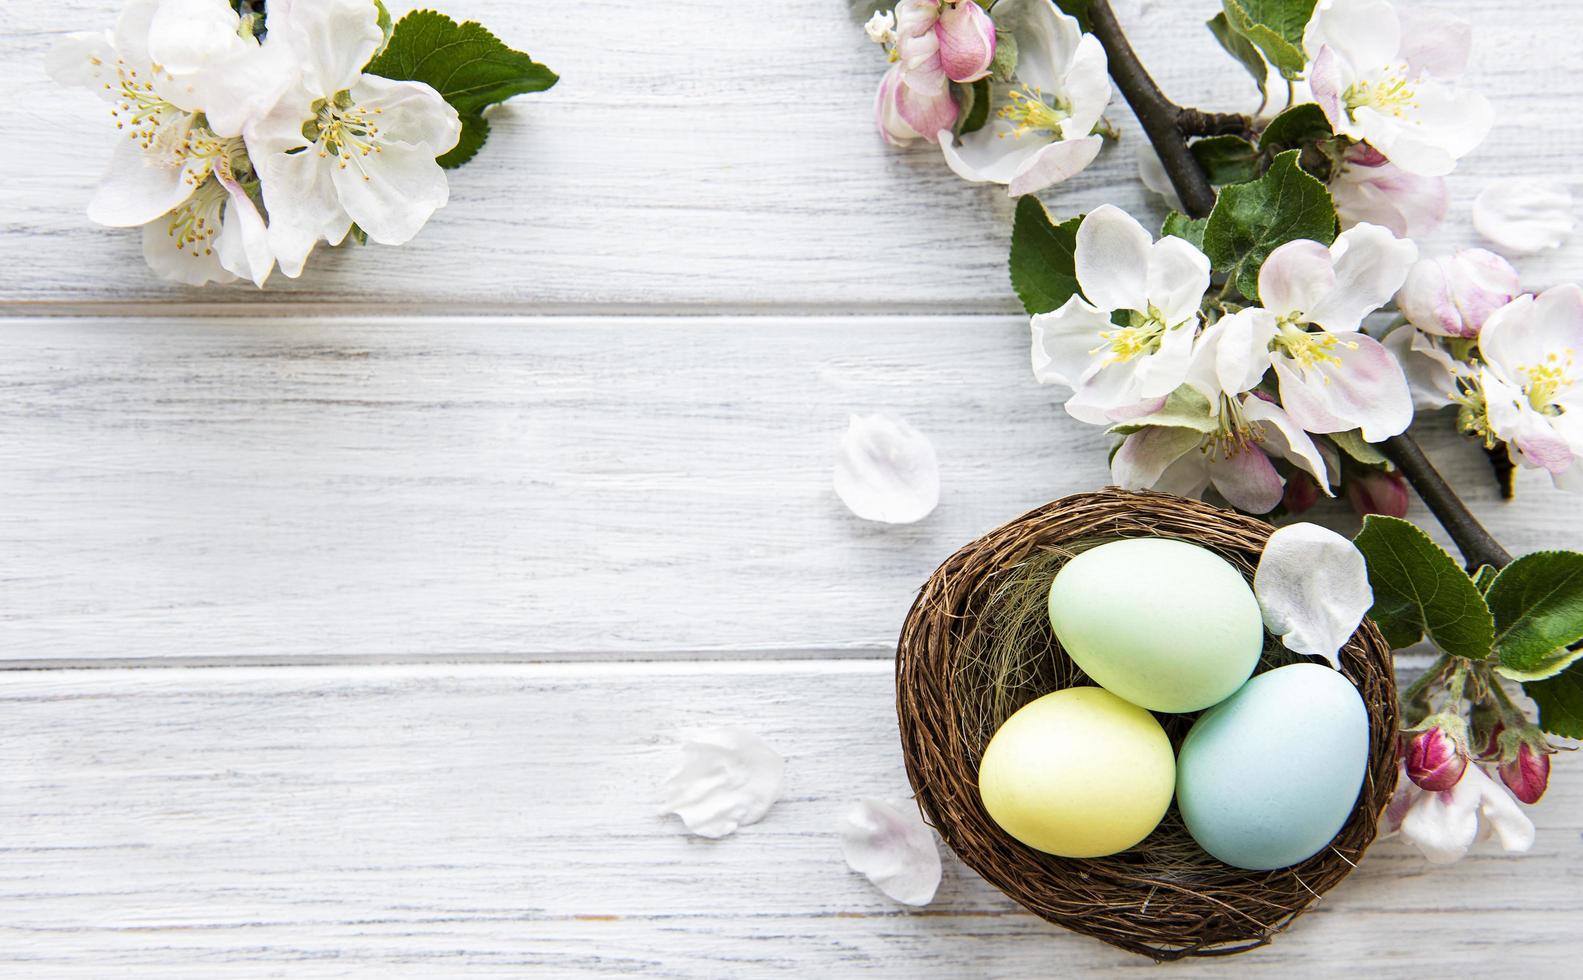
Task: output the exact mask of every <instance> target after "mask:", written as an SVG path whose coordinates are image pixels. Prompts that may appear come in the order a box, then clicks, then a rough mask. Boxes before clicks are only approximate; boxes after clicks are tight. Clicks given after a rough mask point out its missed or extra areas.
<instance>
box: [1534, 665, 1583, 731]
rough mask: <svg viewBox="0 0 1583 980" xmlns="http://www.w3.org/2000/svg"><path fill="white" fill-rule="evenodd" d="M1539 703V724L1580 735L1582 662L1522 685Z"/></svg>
mask: <svg viewBox="0 0 1583 980" xmlns="http://www.w3.org/2000/svg"><path fill="white" fill-rule="evenodd" d="M1523 693H1524V694H1527V695H1528V696H1529V697H1531V698H1533V699H1534V704H1537V705H1538V706H1539V727H1540V728H1543V729H1544V730H1545V731H1547V732H1549V733H1550V734H1552V735H1560V736H1562V737H1564V738H1583V663H1574V664H1573V665H1572V666H1570V667H1568V668H1567V669H1566V670H1563V671H1562V672H1561V673H1559V674H1557V675H1555V676H1554V677H1549V678H1546V679H1545V680H1542V681H1532V682H1530V683H1527V684H1524V685H1523Z"/></svg>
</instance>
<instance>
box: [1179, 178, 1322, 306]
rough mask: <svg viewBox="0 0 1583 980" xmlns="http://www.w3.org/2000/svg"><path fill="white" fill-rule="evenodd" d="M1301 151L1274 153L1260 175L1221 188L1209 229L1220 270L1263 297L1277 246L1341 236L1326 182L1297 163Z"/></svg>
mask: <svg viewBox="0 0 1583 980" xmlns="http://www.w3.org/2000/svg"><path fill="white" fill-rule="evenodd" d="M1297 156H1298V151H1297V150H1288V151H1286V152H1285V153H1282V154H1281V155H1280V156H1277V157H1276V158H1275V162H1274V163H1272V164H1270V169H1269V170H1266V171H1265V172H1264V176H1262V177H1260V178H1259V179H1258V180H1250V181H1248V182H1247V183H1243V184H1231V185H1229V186H1227V187H1225V188H1222V189H1221V191H1220V196H1219V197H1218V198H1217V199H1216V201H1215V209H1214V210H1213V211H1211V212H1210V214H1209V224H1208V225H1207V226H1206V227H1205V229H1204V251H1205V253H1206V254H1208V255H1209V258H1210V261H1212V262H1213V263H1214V264H1215V268H1216V270H1218V271H1220V272H1225V273H1227V274H1228V275H1229V276H1231V277H1232V278H1234V279H1235V280H1236V283H1237V288H1238V290H1240V291H1241V292H1242V295H1243V296H1245V297H1247V298H1248V299H1250V300H1257V299H1258V298H1259V266H1261V265H1263V264H1264V260H1265V258H1266V257H1268V256H1269V254H1270V253H1271V252H1273V251H1274V250H1275V249H1276V248H1278V247H1280V246H1281V245H1284V244H1286V243H1287V242H1290V241H1295V240H1297V239H1300V238H1311V239H1313V240H1314V241H1317V242H1319V243H1320V244H1322V245H1329V244H1330V243H1331V242H1333V241H1335V238H1336V206H1335V203H1334V202H1332V201H1331V200H1330V192H1329V191H1327V190H1325V185H1324V184H1322V183H1320V182H1319V181H1317V180H1315V179H1314V178H1313V177H1311V176H1309V175H1308V174H1306V173H1304V172H1303V170H1302V168H1300V167H1298V165H1297Z"/></svg>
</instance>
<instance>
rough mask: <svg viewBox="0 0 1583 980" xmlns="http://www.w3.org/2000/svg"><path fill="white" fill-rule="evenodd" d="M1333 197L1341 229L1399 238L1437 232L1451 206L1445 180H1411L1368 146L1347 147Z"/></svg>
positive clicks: (1333, 182)
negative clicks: (1365, 227)
mask: <svg viewBox="0 0 1583 980" xmlns="http://www.w3.org/2000/svg"><path fill="white" fill-rule="evenodd" d="M1162 172H1163V168H1162ZM1330 197H1331V199H1332V200H1333V201H1335V205H1336V217H1338V218H1339V219H1341V227H1342V228H1351V227H1352V226H1353V225H1357V224H1363V223H1365V222H1367V223H1369V224H1375V225H1383V226H1384V227H1386V228H1389V229H1390V230H1391V231H1392V232H1393V233H1394V234H1395V235H1396V237H1398V238H1412V237H1416V236H1418V235H1427V234H1428V233H1429V232H1431V231H1434V230H1435V229H1436V228H1438V227H1439V226H1440V222H1441V221H1443V220H1444V219H1445V216H1446V208H1447V206H1448V205H1449V203H1450V195H1449V194H1448V193H1447V191H1446V179H1445V178H1444V177H1421V176H1419V175H1417V174H1410V173H1408V172H1407V171H1405V170H1403V169H1402V168H1400V167H1398V166H1396V165H1395V164H1393V163H1391V162H1390V161H1389V160H1387V159H1385V156H1384V154H1382V153H1380V152H1379V151H1378V150H1376V149H1374V148H1373V147H1372V146H1369V145H1368V144H1367V143H1359V144H1357V145H1355V146H1352V147H1349V148H1348V149H1347V151H1346V153H1345V154H1344V155H1343V156H1342V159H1341V163H1340V165H1339V166H1338V167H1337V168H1336V169H1335V170H1334V171H1333V172H1332V174H1331V177H1330ZM1178 210H1180V209H1178Z"/></svg>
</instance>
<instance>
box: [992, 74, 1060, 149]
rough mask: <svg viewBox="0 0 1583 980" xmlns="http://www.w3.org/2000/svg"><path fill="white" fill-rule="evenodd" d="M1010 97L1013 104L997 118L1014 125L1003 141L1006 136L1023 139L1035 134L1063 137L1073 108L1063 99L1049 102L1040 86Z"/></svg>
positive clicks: (1004, 108) (1003, 109)
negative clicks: (1064, 123) (1064, 126)
mask: <svg viewBox="0 0 1583 980" xmlns="http://www.w3.org/2000/svg"><path fill="white" fill-rule="evenodd" d="M1008 97H1009V98H1010V99H1011V104H1010V105H1008V106H1005V107H1003V108H1002V109H1001V110H1000V112H999V113H998V115H999V116H1000V118H1002V119H1004V120H1006V121H1007V122H1009V123H1011V124H1012V127H1013V128H1012V129H1011V130H1010V131H1009V132H1002V133H1001V134H1000V136H1001V138H1002V139H1004V138H1005V137H1007V136H1010V137H1012V138H1013V139H1020V138H1022V137H1023V136H1026V135H1027V134H1028V133H1034V132H1044V133H1051V134H1053V135H1055V136H1060V135H1061V123H1062V122H1063V121H1064V120H1065V119H1066V118H1067V117H1068V116H1070V115H1071V114H1072V112H1071V107H1070V106H1067V105H1065V104H1064V103H1063V102H1062V101H1061V100H1060V99H1056V98H1052V99H1049V100H1048V101H1046V99H1045V95H1044V92H1042V91H1041V90H1040V89H1039V87H1038V86H1037V85H1034V86H1027V85H1025V86H1023V87H1022V88H1018V89H1012V90H1011V93H1010V95H1009V96H1008Z"/></svg>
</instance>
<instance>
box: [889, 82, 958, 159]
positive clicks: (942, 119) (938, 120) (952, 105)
mask: <svg viewBox="0 0 1583 980" xmlns="http://www.w3.org/2000/svg"><path fill="white" fill-rule="evenodd" d="M956 113H957V108H956V100H955V99H954V98H952V97H951V89H950V87H949V86H945V87H942V88H941V89H940V92H939V94H937V95H926V94H923V93H921V92H919V91H918V90H917V89H915V88H913V87H912V86H910V85H908V84H907V73H906V71H905V69H904V68H903V67H902V66H901V65H900V64H895V65H892V66H891V68H890V71H888V72H886V73H885V77H884V78H882V79H880V82H879V91H877V92H875V93H874V125H875V126H876V127H877V128H878V129H879V134H880V135H881V136H883V137H885V142H887V143H890V144H891V145H893V146H905V145H907V144H908V143H911V142H912V141H913V140H915V139H920V138H922V139H926V140H928V141H929V142H931V143H935V142H938V141H939V134H940V131H941V130H947V129H950V128H951V127H952V126H955V125H956Z"/></svg>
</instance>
